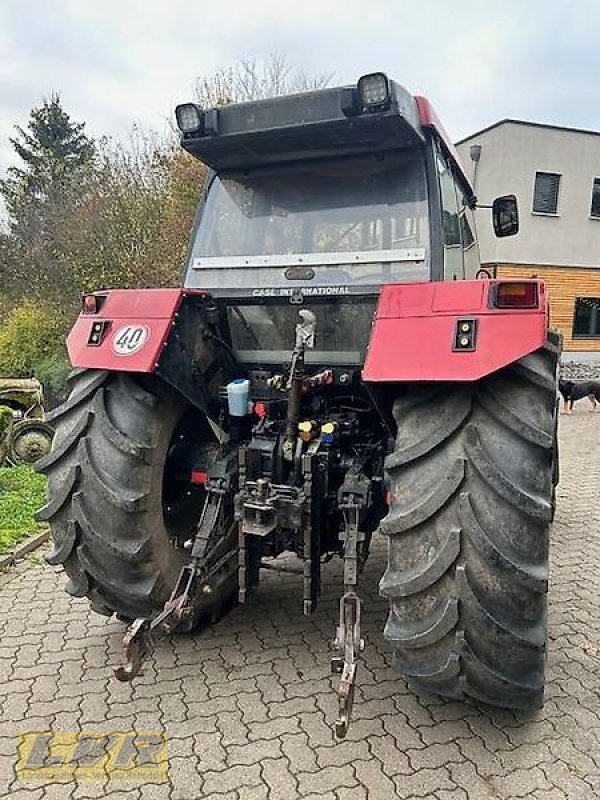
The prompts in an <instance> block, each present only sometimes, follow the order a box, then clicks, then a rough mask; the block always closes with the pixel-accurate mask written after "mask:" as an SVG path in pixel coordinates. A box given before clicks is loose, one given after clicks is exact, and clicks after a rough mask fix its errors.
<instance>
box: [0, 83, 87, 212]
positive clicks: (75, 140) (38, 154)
mask: <svg viewBox="0 0 600 800" xmlns="http://www.w3.org/2000/svg"><path fill="white" fill-rule="evenodd" d="M84 127H85V124H84V123H80V122H73V121H72V120H71V118H70V116H69V115H68V114H67V113H66V111H64V109H63V108H62V105H61V101H60V95H58V94H52V95H51V97H50V99H49V100H44V102H43V104H42V105H41V106H40V107H39V108H34V109H32V111H31V114H30V118H29V122H28V123H27V130H26V131H25V130H23V128H21V127H20V126H19V125H16V126H15V129H16V131H17V136H15V137H14V138H11V139H10V142H11V144H12V146H13V147H14V149H15V151H16V153H17V155H18V156H19V157H20V159H21V160H22V162H23V166H22V167H17V166H12V167H9V168H8V170H7V178H6V179H5V180H3V181H0V192H1V193H2V195H3V197H4V200H5V203H6V207H7V209H8V212H9V215H10V216H11V218H12V221H13V223H18V222H19V220H20V219H21V218H22V216H23V211H24V210H25V209H30V208H31V207H32V206H34V207H38V208H39V206H40V205H41V204H44V203H47V202H49V201H52V202H54V203H56V202H58V201H59V200H60V199H61V197H63V198H64V192H65V189H66V188H67V187H68V186H69V185H72V184H73V182H74V180H79V179H80V178H81V176H82V173H83V172H84V171H85V170H86V169H87V168H89V167H90V165H91V164H92V163H93V159H94V153H95V148H94V144H93V142H92V141H91V140H90V139H89V138H88V137H87V136H86V135H85V133H84Z"/></svg>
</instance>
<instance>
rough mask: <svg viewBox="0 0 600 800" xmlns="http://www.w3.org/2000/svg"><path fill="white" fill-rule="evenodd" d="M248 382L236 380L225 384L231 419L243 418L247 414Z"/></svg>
mask: <svg viewBox="0 0 600 800" xmlns="http://www.w3.org/2000/svg"><path fill="white" fill-rule="evenodd" d="M249 396H250V381H249V380H247V379H246V378H236V379H235V380H234V381H231V383H228V384H227V406H228V408H229V413H230V414H231V416H232V417H245V416H246V414H247V413H248V398H249Z"/></svg>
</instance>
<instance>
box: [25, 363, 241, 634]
mask: <svg viewBox="0 0 600 800" xmlns="http://www.w3.org/2000/svg"><path fill="white" fill-rule="evenodd" d="M73 381H74V384H73V389H72V391H71V393H70V395H69V398H68V400H67V401H66V402H65V403H64V404H63V405H62V406H60V407H59V408H58V409H56V410H55V411H53V412H51V413H50V414H48V415H47V418H46V419H47V421H48V422H50V423H51V424H52V425H53V426H54V428H55V436H54V442H53V448H52V451H51V452H50V453H49V454H48V455H47V456H45V457H44V458H42V459H41V460H40V461H39V462H38V464H37V468H38V470H39V471H41V472H45V473H46V474H47V476H48V504H47V505H46V506H45V507H44V508H43V509H42V510H41V511H40V512H39V513H38V519H40V520H46V521H48V522H49V523H50V527H51V531H52V539H53V543H54V547H53V550H52V551H51V553H50V554H49V555H48V556H47V561H48V562H49V563H50V564H53V565H56V564H62V566H63V568H64V570H65V572H66V574H67V576H68V581H67V584H66V587H65V590H66V591H67V592H68V593H69V594H71V595H73V596H75V597H83V596H86V597H88V598H89V600H90V604H91V607H92V609H93V610H94V611H96V612H98V613H100V614H105V615H108V616H110V615H111V614H113V613H116V614H117V616H118V617H119V618H122V619H133V618H135V617H151V616H153V615H155V614H156V613H158V612H159V611H160V610H162V607H163V605H164V603H165V601H166V600H167V599H168V597H169V595H170V593H171V591H172V589H173V587H174V586H175V582H176V580H177V576H178V575H179V571H180V569H181V567H182V566H183V565H184V564H185V563H187V562H188V561H189V557H188V555H187V553H186V551H185V550H183V549H182V548H181V547H180V546H174V544H173V542H174V541H175V539H174V538H173V532H172V531H171V530H170V529H169V527H168V525H167V522H166V521H165V520H166V518H167V517H168V514H167V513H166V512H167V509H166V508H165V500H164V476H165V465H166V464H167V459H168V457H169V452H170V449H171V446H172V439H173V435H174V432H175V431H176V429H177V426H178V424H179V423H180V422H181V420H182V418H183V416H184V414H186V413H188V412H189V411H190V406H189V405H188V404H187V403H186V402H185V401H184V400H183V399H182V398H181V396H179V395H178V394H176V393H175V392H174V391H172V390H171V389H169V388H167V387H166V386H165V385H164V384H162V383H161V382H160V381H158V380H157V379H152V378H150V379H149V381H148V382H147V383H146V384H145V385H142V384H141V382H140V380H139V379H138V378H134V377H133V376H131V375H128V374H110V373H107V372H99V371H92V370H81V371H78V372H76V373H75V374H74V378H73ZM198 416H199V418H200V417H201V415H200V414H199V415H198ZM198 424H199V427H198V430H201V427H200V425H201V424H202V420H201V419H199V421H198ZM200 507H201V506H200ZM226 538H227V541H223V546H222V549H221V551H220V552H219V555H222V554H223V553H224V552H225V551H226V549H227V548H228V546H229V545H230V541H229V537H226ZM236 582H237V563H229V564H228V565H227V566H226V567H225V566H224V567H223V568H222V569H221V571H220V572H219V573H218V574H217V576H216V577H215V578H214V579H212V580H211V588H212V593H210V594H208V595H207V594H205V593H202V592H201V591H200V587H198V594H197V597H196V598H195V612H194V615H193V618H192V620H191V624H190V626H189V627H192V626H193V625H194V624H196V623H197V622H198V621H199V620H200V619H201V618H203V617H204V616H206V615H210V616H212V617H216V616H218V615H219V612H220V609H221V608H223V607H224V606H225V605H226V604H227V601H229V600H230V599H231V597H232V595H234V593H235V591H236Z"/></svg>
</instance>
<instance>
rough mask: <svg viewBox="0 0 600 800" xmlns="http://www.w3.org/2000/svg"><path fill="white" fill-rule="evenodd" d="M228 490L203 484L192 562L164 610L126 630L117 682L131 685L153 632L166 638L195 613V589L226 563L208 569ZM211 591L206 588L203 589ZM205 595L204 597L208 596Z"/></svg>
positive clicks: (220, 482)
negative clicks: (123, 658) (123, 656)
mask: <svg viewBox="0 0 600 800" xmlns="http://www.w3.org/2000/svg"><path fill="white" fill-rule="evenodd" d="M227 489H228V486H227V482H226V481H225V480H224V479H223V478H216V479H214V480H209V481H208V482H207V484H206V499H205V501H204V508H203V509H202V514H201V515H200V520H199V522H198V526H197V528H196V534H195V536H194V539H193V540H192V541H191V542H190V543H187V542H186V545H187V544H191V556H192V561H191V563H189V564H184V566H183V567H182V568H181V570H180V572H179V575H178V576H177V581H176V583H175V588H174V589H173V591H172V592H171V595H170V597H169V599H168V600H167V602H166V603H165V605H164V607H163V610H162V611H161V612H160V613H159V614H157V616H155V617H154V618H148V617H138V619H136V620H135V621H134V622H133V623H132V625H131V626H130V627H129V628H128V629H127V632H126V633H125V636H124V637H123V649H124V653H125V664H122V665H120V666H118V667H115V668H114V673H115V677H116V678H117V679H118V680H120V681H131V680H133V678H135V677H136V675H139V673H140V670H141V667H142V663H143V662H144V661H145V660H146V658H147V657H148V656H149V655H150V653H151V652H152V649H153V647H154V639H153V636H152V634H153V633H154V632H158V633H164V634H169V633H171V632H172V631H174V630H175V628H176V627H177V626H178V625H179V624H180V623H181V622H182V621H183V620H185V619H188V618H189V617H191V616H192V614H193V613H194V604H193V600H194V597H195V595H196V587H197V585H198V582H199V581H201V580H202V579H207V578H209V577H210V576H211V575H212V574H214V573H215V572H217V571H218V570H219V569H220V567H221V566H222V564H223V562H224V560H226V559H227V558H228V554H227V555H226V557H225V559H219V561H218V562H217V563H216V564H214V565H212V567H211V568H210V570H209V568H208V560H209V557H210V552H211V551H210V545H211V543H212V541H213V539H214V534H215V531H216V530H217V529H218V523H219V521H220V515H221V508H222V505H223V498H224V497H225V493H226V491H227ZM204 588H205V589H207V590H209V591H210V586H208V584H207V585H206V586H205V587H204ZM209 591H207V594H208V593H209Z"/></svg>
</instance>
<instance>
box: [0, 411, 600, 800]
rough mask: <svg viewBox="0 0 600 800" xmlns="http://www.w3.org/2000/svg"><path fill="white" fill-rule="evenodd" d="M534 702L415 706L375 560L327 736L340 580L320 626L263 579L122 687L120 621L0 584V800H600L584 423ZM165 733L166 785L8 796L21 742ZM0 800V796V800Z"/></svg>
mask: <svg viewBox="0 0 600 800" xmlns="http://www.w3.org/2000/svg"><path fill="white" fill-rule="evenodd" d="M561 439H562V461H563V467H562V470H563V479H562V483H561V485H560V490H559V510H558V515H557V520H556V523H555V525H554V538H553V550H552V584H551V592H550V653H549V664H548V687H547V701H546V704H545V706H544V709H543V710H542V711H540V712H538V713H536V714H534V715H533V716H530V717H526V716H525V715H521V714H512V713H509V712H506V711H494V710H490V709H486V708H482V707H479V706H478V705H476V704H473V703H469V704H459V703H455V702H445V701H443V700H439V699H432V698H417V697H415V696H414V695H413V694H412V693H411V692H410V691H409V690H408V689H407V687H406V685H405V683H404V681H403V680H402V679H400V678H397V677H395V676H394V674H393V673H392V671H391V669H390V667H389V661H388V657H387V655H386V648H385V645H384V642H383V640H382V635H381V629H382V622H383V619H384V614H385V609H384V604H383V603H382V601H381V600H380V599H378V598H377V591H376V587H377V580H378V578H379V576H380V574H381V572H382V568H383V566H382V565H383V552H382V548H381V547H380V546H379V547H377V548H376V549H375V552H374V553H373V556H372V559H371V561H370V562H369V565H368V569H367V575H366V578H365V581H364V583H363V587H362V594H363V596H364V597H365V600H366V613H365V614H364V627H365V629H366V631H365V633H366V638H367V649H366V653H365V660H364V664H363V665H361V667H360V688H359V690H358V697H357V703H356V706H355V714H354V717H355V719H354V722H353V725H352V727H351V729H350V733H349V735H348V738H347V740H346V741H344V742H343V743H341V744H337V743H336V742H335V740H334V738H333V736H332V731H331V721H332V720H333V718H334V715H335V698H334V694H333V692H332V690H331V686H332V681H331V678H330V676H329V658H330V652H329V650H328V641H329V639H330V638H331V635H332V632H333V624H334V623H333V620H334V615H335V612H336V602H337V597H338V594H337V592H338V591H339V590H338V588H337V587H338V586H339V575H340V567H339V564H334V565H331V566H330V567H328V569H327V572H326V573H325V576H324V580H325V584H326V585H329V586H331V587H332V588H331V590H330V591H328V592H327V593H325V595H324V596H323V599H322V604H321V608H320V610H319V612H318V613H317V614H316V615H315V616H314V617H313V618H311V619H305V618H303V617H302V615H301V585H300V583H301V581H300V576H290V575H279V574H275V573H271V574H268V575H267V576H266V579H265V581H264V583H263V584H262V586H261V589H260V593H259V595H258V596H257V597H256V598H255V599H254V600H253V601H252V603H251V604H250V605H248V606H246V607H238V608H236V609H234V610H233V612H232V613H231V614H230V615H229V616H228V617H227V618H226V619H225V620H224V621H223V622H222V623H221V624H219V625H218V626H217V627H215V628H214V629H212V630H208V631H205V632H203V633H200V634H197V635H196V636H194V637H193V638H192V637H181V638H177V639H176V640H175V641H173V642H169V641H163V642H162V643H161V644H160V647H159V649H158V652H157V656H156V660H155V661H154V662H152V663H151V664H150V665H149V667H148V668H147V669H146V672H145V675H144V676H143V677H141V678H140V679H138V681H137V682H136V683H135V684H134V685H133V686H132V685H129V684H119V683H117V682H116V681H115V680H114V679H112V677H111V666H112V665H113V664H115V663H116V662H117V661H118V658H119V641H120V637H121V635H122V625H121V624H120V623H118V622H114V621H107V620H105V619H103V618H102V617H98V616H96V615H94V614H91V613H90V612H89V611H88V609H87V603H86V602H85V601H83V600H73V599H70V598H68V597H67V596H66V595H65V594H64V593H63V592H62V584H63V578H62V576H61V575H60V573H56V572H54V571H53V570H51V569H50V568H47V567H45V568H43V569H42V567H41V566H40V565H36V564H29V565H27V566H26V567H24V568H22V569H21V570H17V571H13V572H12V573H11V574H10V575H8V576H4V577H3V578H2V577H0V608H1V620H0V636H1V639H0V703H1V715H0V796H1V797H5V796H7V794H9V795H10V797H11V798H15V800H16V799H17V798H30V799H31V800H37V798H45V799H46V800H50V798H55V797H56V798H61V800H62V799H63V798H84V797H101V796H109V797H111V798H118V797H121V796H123V797H128V798H133V799H134V800H138V798H148V800H151V799H152V800H154V798H156V799H157V800H162V799H163V798H168V800H191V799H193V798H202V799H203V800H217V799H219V800H244V799H245V800H260V799H261V798H269V800H280V799H281V800H295V799H296V798H304V800H308V798H314V800H316V798H320V800H360V798H376V799H377V800H380V799H382V800H386V799H387V798H393V797H399V798H413V797H420V798H437V800H450V799H452V800H461V799H462V798H472V800H487V799H488V798H517V797H519V798H520V797H526V798H531V799H532V800H533V798H539V800H541V799H542V798H543V799H544V800H559V798H565V797H567V798H577V800H586V798H593V797H599V796H600V604H599V600H598V598H599V590H600V497H599V490H600V448H599V443H600V414H596V415H594V414H591V413H589V412H588V411H587V409H586V408H584V407H583V404H582V405H580V406H579V407H578V408H577V409H576V413H575V414H574V415H573V416H571V417H562V419H561ZM128 729H131V730H137V731H148V730H166V731H168V735H169V740H170V745H169V749H170V773H169V775H170V783H169V784H168V785H167V784H146V785H143V786H139V785H135V784H134V785H124V784H122V783H121V784H115V783H110V784H106V785H105V784H102V783H80V784H73V783H67V784H58V783H55V784H47V785H42V784H35V783H26V784H24V783H19V782H18V781H16V779H15V777H14V764H15V757H16V735H17V733H19V732H24V731H31V730H37V731H45V730H51V731H64V730H76V731H79V730H82V731H98V730H102V731H113V730H128ZM5 793H7V794H5Z"/></svg>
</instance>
